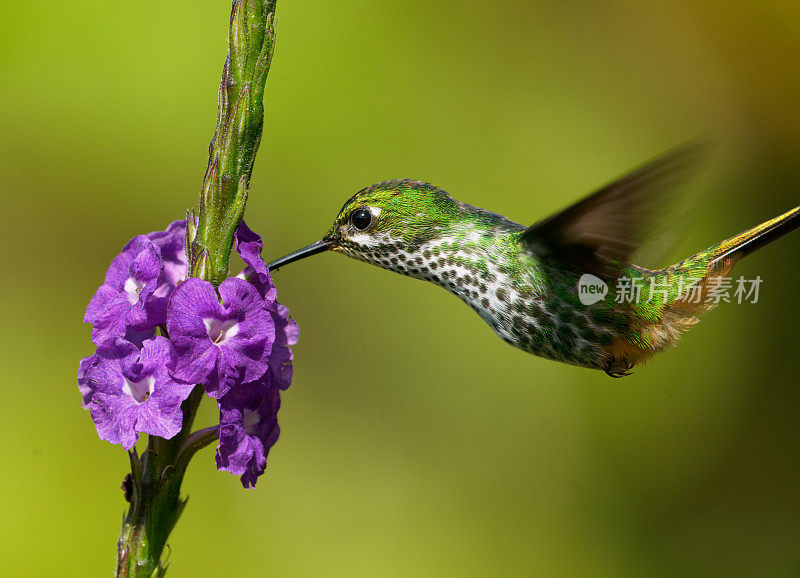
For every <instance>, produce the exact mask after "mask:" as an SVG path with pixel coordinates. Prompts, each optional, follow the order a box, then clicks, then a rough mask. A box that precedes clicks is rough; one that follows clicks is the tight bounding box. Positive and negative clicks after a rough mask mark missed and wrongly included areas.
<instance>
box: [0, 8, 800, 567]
mask: <svg viewBox="0 0 800 578" xmlns="http://www.w3.org/2000/svg"><path fill="white" fill-rule="evenodd" d="M229 9H230V4H229V2H227V1H222V0H217V1H214V2H212V1H192V2H190V1H188V0H174V1H172V2H152V1H141V2H120V1H115V2H108V1H99V0H76V1H74V2H69V3H66V2H52V1H50V2H47V1H42V0H32V1H27V2H7V3H5V5H4V7H3V19H2V22H1V23H0V64H2V66H1V67H0V103H2V109H1V110H0V135H2V138H0V194H2V203H3V211H2V212H3V221H4V224H3V226H2V228H0V230H2V235H3V242H2V251H3V253H2V265H3V283H2V302H3V307H2V311H3V321H4V324H5V325H4V331H3V332H2V335H0V351H2V357H3V360H4V366H5V368H6V369H5V371H4V372H3V374H2V377H0V380H2V392H3V395H2V398H3V403H4V406H5V407H6V410H5V412H4V417H3V428H2V434H0V435H2V448H3V453H2V461H1V462H0V463H2V465H0V468H2V471H1V472H0V568H1V569H0V572H1V573H2V574H3V575H6V576H23V575H54V576H55V575H64V576H67V575H72V576H78V575H80V576H94V575H96V576H108V575H110V574H111V572H112V571H113V570H112V569H113V567H114V562H115V542H116V539H117V536H118V531H119V527H120V519H121V515H122V513H123V510H124V506H125V504H124V503H123V501H122V495H121V493H120V491H119V489H118V488H119V484H120V482H121V480H122V477H123V475H124V474H125V472H126V467H127V458H126V456H125V454H124V452H123V451H122V450H121V449H120V448H119V447H118V446H111V445H109V444H107V443H105V442H102V441H100V440H99V439H98V438H97V435H96V433H95V431H94V428H93V426H92V423H91V421H90V419H89V415H88V413H86V412H84V411H83V410H81V408H80V398H79V395H78V392H77V388H76V383H75V371H76V368H77V362H78V359H79V358H80V357H81V356H83V355H87V354H89V353H90V352H91V344H90V340H89V334H90V328H89V327H88V326H85V325H83V324H82V323H81V319H82V316H83V310H84V307H85V305H86V303H87V301H88V299H89V297H90V296H91V294H92V292H93V291H94V289H95V288H96V287H97V285H98V284H99V283H100V281H101V279H102V277H103V274H104V272H105V269H106V267H107V265H108V262H109V260H110V259H111V257H112V256H113V255H115V254H116V253H117V252H118V250H119V249H120V248H121V247H122V245H123V244H124V243H125V242H126V241H127V240H128V239H129V238H130V237H132V236H134V235H135V234H137V233H140V232H146V231H151V230H157V229H161V228H163V227H164V226H165V225H166V224H167V223H169V222H170V221H172V220H174V219H177V218H181V217H182V215H183V214H184V211H185V210H186V209H187V208H189V207H191V206H192V205H193V204H194V203H195V200H196V195H197V193H198V190H199V185H200V180H201V177H202V173H203V169H204V168H205V162H206V154H207V153H206V146H207V144H208V141H209V139H210V137H211V133H212V130H213V126H214V119H215V114H216V103H215V99H216V88H217V82H218V78H219V73H220V70H221V67H222V62H223V59H224V53H225V49H226V27H227V21H228V12H229ZM278 15H279V23H278V46H277V52H276V55H275V59H274V62H273V67H272V72H271V75H270V78H269V81H268V85H267V105H266V110H267V119H266V126H265V133H264V142H263V145H262V150H261V154H260V156H259V160H258V162H257V163H256V168H255V173H254V180H253V184H254V186H253V190H252V193H251V200H250V203H249V205H248V209H247V219H248V221H249V223H250V225H251V226H252V227H253V228H254V229H256V230H257V231H260V232H262V234H264V237H265V245H266V250H265V256H266V257H267V258H274V257H276V256H279V255H280V254H283V253H284V252H286V251H289V250H292V249H295V248H297V247H299V246H301V245H304V244H306V243H309V242H311V241H314V240H316V239H318V238H319V237H320V235H321V234H322V233H323V232H324V231H325V230H326V229H327V227H328V225H329V222H330V221H331V220H332V219H333V217H334V215H335V213H336V211H337V210H338V209H339V207H340V206H341V203H342V202H343V200H344V199H345V198H347V197H348V196H349V195H351V194H352V193H353V192H354V191H356V190H357V189H359V188H361V187H363V186H365V185H367V184H370V183H372V182H374V181H378V180H383V179H387V178H394V177H405V176H409V177H415V178H420V179H424V180H428V181H431V182H433V183H435V184H438V185H439V186H442V187H443V188H445V189H446V190H448V191H449V192H451V193H452V194H453V195H454V196H455V197H456V198H459V199H461V200H464V201H467V202H470V203H473V204H476V205H479V206H484V207H488V208H490V209H492V210H494V211H497V212H500V213H503V214H505V215H508V216H509V217H510V218H512V219H514V220H517V221H521V222H525V223H527V222H533V221H534V220H535V219H537V218H539V217H541V216H544V215H546V214H548V213H550V212H551V211H554V210H556V209H558V208H560V207H562V206H563V205H565V204H566V203H568V202H569V201H571V200H574V199H577V198H578V197H579V196H581V195H583V194H584V193H586V192H588V191H589V190H591V189H593V188H595V187H596V186H598V185H600V184H602V183H604V182H606V181H607V180H609V179H611V178H613V177H615V176H617V175H619V174H621V173H622V172H624V171H626V170H628V169H629V168H631V167H633V166H635V165H637V164H638V163H640V162H642V161H644V160H646V159H648V158H651V157H652V156H654V155H656V154H658V153H660V152H662V151H664V150H666V149H669V148H671V147H672V146H674V145H676V144H678V143H681V142H684V141H685V140H687V139H690V138H692V137H695V136H697V135H709V134H710V135H713V136H715V137H717V138H718V142H719V146H718V148H717V154H716V155H715V157H714V159H713V161H712V162H711V164H710V165H709V169H708V170H707V171H706V172H705V173H704V174H703V176H702V177H701V178H700V179H699V180H698V181H697V183H696V184H695V185H694V187H693V189H692V190H693V193H692V196H694V197H696V202H695V204H694V205H693V209H692V212H691V213H690V214H689V215H688V222H689V227H688V229H687V230H688V232H687V233H685V234H683V235H682V238H681V241H680V243H679V246H678V247H676V248H675V250H674V251H673V253H672V254H671V255H670V256H671V257H674V258H675V260H677V259H679V258H682V257H684V256H686V255H688V254H689V253H691V252H692V251H695V250H697V249H701V248H705V247H706V246H708V245H710V244H712V243H715V242H717V241H719V240H721V239H722V238H724V237H727V236H730V235H732V234H734V233H737V232H739V231H740V230H742V229H744V228H746V227H748V226H751V225H755V224H757V223H758V222H761V221H762V220H765V219H767V218H770V217H773V216H775V215H777V214H778V213H780V212H782V211H784V210H787V209H789V208H791V207H792V206H795V205H797V204H798V201H800V163H798V158H800V112H798V103H800V66H799V65H798V62H800V13H799V12H798V8H797V4H796V2H795V1H794V0H787V1H780V0H766V1H763V2H758V3H756V2H712V1H698V0H682V1H677V2H669V3H663V2H654V1H646V2H621V1H618V2H614V1H611V2H604V3H601V2H561V1H556V0H549V1H544V2H529V1H511V0H505V1H503V0H501V1H496V2H477V1H463V0H462V1H460V2H455V1H452V0H447V1H440V2H422V1H419V0H416V1H406V2H387V1H383V0H342V1H340V2H322V1H312V0H308V1H288V0H281V1H280V2H279V3H278ZM676 227H677V225H676ZM799 253H800V234H798V233H795V234H794V235H793V236H790V237H787V238H785V239H783V240H781V241H780V242H778V243H776V244H775V245H772V246H770V247H768V248H766V249H764V250H763V251H761V252H760V253H758V254H756V255H754V256H753V257H751V258H749V259H748V260H746V261H745V262H743V263H742V264H741V265H740V266H739V267H738V268H737V272H740V273H742V274H744V275H746V276H747V275H749V276H754V275H756V274H758V275H761V277H762V278H763V279H764V283H763V285H762V288H761V298H760V301H759V302H758V303H757V304H755V305H727V306H723V307H721V308H719V309H718V310H716V311H714V312H713V313H712V314H710V315H709V316H708V317H707V318H706V320H705V321H704V322H703V323H701V324H700V325H699V326H698V327H697V328H695V329H694V330H693V331H691V332H690V333H689V334H688V335H687V336H686V337H685V338H684V340H683V342H682V344H681V346H680V347H679V348H677V349H675V350H671V351H669V352H667V353H665V354H663V355H661V356H659V357H657V358H656V360H655V361H653V362H652V363H651V364H650V365H648V366H646V367H640V368H638V369H637V371H636V372H635V373H634V375H633V376H632V377H628V378H626V379H622V380H612V379H609V378H608V377H606V376H605V375H604V374H602V373H601V372H592V371H589V370H583V369H578V368H574V367H569V366H565V365H559V364H556V363H553V362H549V361H545V360H541V359H538V358H534V357H532V356H528V355H525V354H523V353H522V352H519V351H517V350H514V349H512V348H511V347H509V346H507V345H505V344H504V343H503V342H501V341H500V340H499V339H497V338H496V337H495V336H494V334H493V333H492V332H491V331H490V330H489V329H488V328H487V327H486V326H485V325H484V324H483V322H481V321H480V319H479V318H478V317H477V316H476V315H474V314H473V313H472V312H471V311H469V309H468V308H466V307H465V306H464V305H463V304H461V303H460V302H459V301H458V300H457V299H455V298H453V297H452V296H450V295H448V294H447V293H446V292H444V291H441V290H440V289H437V288H434V287H433V286H428V285H426V284H424V283H420V282H417V281H414V280H411V279H407V278H402V277H400V276H397V275H390V274H388V273H387V272H385V271H381V270H378V269H373V268H370V267H368V266H366V265H363V264H361V263H357V262H355V261H350V260H347V259H345V258H343V257H341V256H338V255H332V254H328V255H322V256H319V257H315V258H313V259H310V260H307V261H303V262H301V263H298V264H296V265H293V266H291V267H289V268H286V269H285V270H281V271H280V272H279V273H278V274H276V280H277V283H278V285H279V290H280V295H279V297H280V299H281V300H282V301H283V302H284V303H286V304H287V305H289V306H290V307H291V309H292V311H293V313H294V314H295V317H296V318H297V320H298V321H299V323H300V325H301V342H300V344H299V345H298V346H297V348H296V370H295V375H296V379H295V382H294V384H293V386H292V388H291V389H290V390H289V391H288V392H287V393H286V395H284V398H283V408H282V410H281V414H280V422H281V427H282V434H281V439H280V442H279V443H278V445H277V446H276V447H275V448H274V449H273V451H272V453H271V454H270V467H269V470H268V474H267V475H266V476H265V477H263V478H262V479H261V481H260V482H259V485H258V488H257V489H256V490H255V491H244V490H242V488H241V486H240V484H239V481H238V479H236V478H234V477H232V476H230V475H228V474H224V473H218V472H216V470H215V468H214V465H213V456H212V454H213V452H212V450H210V449H209V450H205V451H204V452H203V453H202V454H201V455H200V456H199V457H198V458H196V459H195V463H194V464H193V465H192V467H191V468H190V471H189V475H188V477H187V480H186V483H185V491H186V493H187V494H188V495H189V496H190V497H191V499H190V501H189V505H188V508H187V509H186V511H185V513H184V515H183V519H182V522H181V523H180V524H179V526H178V528H177V530H176V532H175V534H174V536H173V538H172V540H171V545H172V562H173V566H172V568H171V570H170V575H174V576H219V575H245V574H247V575H265V576H300V577H304V576H588V577H595V576H597V577H605V576H625V577H627V576H797V575H798V573H800V383H798V382H799V381H800V379H798V370H797V356H798V346H799V345H800V338H798V323H797V322H798V317H799V316H800V302H798V288H799V287H800V273H798V268H797V264H798V254H799ZM641 264H642V265H663V264H666V263H641ZM201 417H202V419H203V420H204V421H205V422H210V421H211V420H212V419H213V418H214V415H213V411H212V408H211V407H210V404H208V405H207V407H205V409H204V412H203V414H202V416H201Z"/></svg>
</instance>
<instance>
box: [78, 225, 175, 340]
mask: <svg viewBox="0 0 800 578" xmlns="http://www.w3.org/2000/svg"><path fill="white" fill-rule="evenodd" d="M163 269H164V264H163V262H162V260H161V252H160V251H159V249H158V247H156V246H155V245H154V244H153V242H152V241H151V240H150V239H148V238H147V237H146V236H144V235H139V236H138V237H134V238H133V239H131V240H130V241H129V242H128V244H127V245H125V248H124V249H123V250H122V253H120V254H119V255H117V256H116V257H114V260H113V261H111V266H110V267H109V268H108V272H107V273H106V278H105V282H104V283H103V284H102V285H101V286H100V287H99V288H98V289H97V291H96V292H95V294H94V296H93V297H92V299H91V301H89V305H88V306H87V307H86V314H85V315H84V318H83V320H84V322H86V323H94V326H93V327H92V341H93V342H94V344H95V345H101V344H102V343H103V342H104V341H107V340H109V339H113V338H116V337H125V335H126V334H127V333H128V331H129V330H130V331H135V332H141V331H148V330H151V329H153V328H155V327H156V326H157V325H159V324H160V323H164V316H165V312H166V300H165V299H163V298H158V297H154V296H153V292H154V291H155V290H156V288H157V287H158V286H159V284H160V283H161V279H162V274H163Z"/></svg>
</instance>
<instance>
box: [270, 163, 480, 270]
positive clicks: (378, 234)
mask: <svg viewBox="0 0 800 578" xmlns="http://www.w3.org/2000/svg"><path fill="white" fill-rule="evenodd" d="M465 207H468V205H464V204H463V203H460V202H459V201H456V200H454V199H453V198H452V197H450V195H448V194H447V193H446V192H444V191H443V190H441V189H439V188H437V187H434V186H433V185H429V184H427V183H423V182H420V181H414V180H410V179H397V180H393V181H385V182H382V183H378V184H376V185H372V186H370V187H367V188H365V189H362V190H361V191H359V192H357V193H356V194H355V195H353V196H352V197H350V199H348V200H347V201H346V202H345V203H344V205H343V206H342V208H341V210H340V211H339V214H338V215H337V216H336V219H335V220H334V221H333V224H332V225H331V227H330V229H329V230H328V232H327V233H326V234H325V236H324V237H323V238H322V239H321V240H320V241H317V242H316V243H312V244H311V245H308V246H307V247H304V248H303V249H300V250H298V251H295V252H294V253H290V254H288V255H286V256H285V257H281V258H280V259H277V260H275V261H273V262H272V263H270V264H269V268H270V269H277V268H278V267H280V266H282V265H285V264H287V263H290V262H292V261H296V260H298V259H302V258H304V257H307V256H309V255H314V254H316V253H320V252H322V251H326V250H331V251H336V252H337V253H343V254H345V255H347V256H348V257H352V258H354V259H359V260H361V261H368V262H371V263H374V264H376V265H380V266H387V264H386V263H385V261H388V260H389V257H390V255H391V253H396V252H398V251H403V252H406V253H408V252H413V251H414V250H416V248H418V247H419V246H420V245H421V244H423V243H425V242H427V241H430V240H432V239H435V238H436V237H443V236H447V235H448V234H449V232H450V231H451V230H452V229H453V227H455V226H456V224H457V223H458V222H460V220H461V218H462V217H463V216H464V211H465Z"/></svg>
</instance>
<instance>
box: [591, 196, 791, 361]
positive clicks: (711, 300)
mask: <svg viewBox="0 0 800 578" xmlns="http://www.w3.org/2000/svg"><path fill="white" fill-rule="evenodd" d="M798 227H800V207H795V208H794V209H792V210H791V211H788V212H786V213H784V214H783V215H780V216H778V217H775V218H774V219H771V220H769V221H767V222H765V223H762V224H760V225H758V226H756V227H753V228H752V229H748V230H746V231H743V232H742V233H740V234H738V235H736V236H735V237H731V238H730V239H727V240H725V241H722V242H721V243H718V244H717V245H714V246H712V247H709V248H708V249H706V250H705V251H701V252H699V253H697V254H695V255H692V256H691V257H689V258H687V259H684V260H683V261H681V262H680V263H676V264H675V265H672V266H670V267H666V268H664V269H659V270H656V271H647V270H642V271H643V272H644V271H646V273H645V275H644V279H643V280H644V281H646V283H645V285H646V286H645V288H644V292H643V294H644V295H645V296H646V298H645V299H644V300H643V301H645V302H644V303H639V304H636V303H634V304H633V305H632V311H633V312H634V317H635V319H636V321H635V322H634V323H633V335H632V339H624V340H619V341H616V342H614V343H613V344H612V345H611V346H610V347H609V348H607V350H606V352H607V353H608V354H609V357H608V359H607V361H606V363H605V366H604V368H605V369H606V372H607V373H609V375H612V376H614V377H616V376H619V375H627V372H628V370H629V369H630V368H631V367H633V366H634V365H636V364H639V363H642V362H644V361H646V360H647V359H649V358H650V357H651V356H652V355H653V354H655V353H657V352H659V351H663V350H664V349H666V348H667V347H669V346H671V345H675V344H676V343H677V342H678V340H679V339H680V337H681V335H682V334H683V333H684V332H685V331H686V330H688V329H689V328H690V327H692V326H693V325H695V324H696V323H697V322H698V321H700V316H701V315H702V314H703V313H705V312H706V311H710V310H711V309H713V308H714V307H716V306H717V305H718V304H719V303H720V302H728V301H734V302H735V301H739V302H743V301H742V299H743V298H747V297H748V296H749V297H750V299H751V300H752V299H753V295H752V294H751V293H750V291H752V290H753V283H755V290H756V291H757V290H758V289H757V288H758V282H760V280H758V279H756V280H749V282H750V285H749V286H748V285H747V284H746V283H744V282H743V281H748V280H743V281H742V282H740V281H739V280H736V281H734V280H733V279H731V278H730V273H731V270H732V269H733V266H734V265H735V264H736V263H737V262H738V261H739V260H740V259H741V258H742V257H746V256H747V255H749V254H750V253H752V252H753V251H755V250H756V249H759V248H761V247H763V246H764V245H767V244H768V243H771V242H772V241H774V240H776V239H778V238H780V237H782V236H783V235H785V234H786V233H789V232H791V231H793V230H794V229H797V228H798Z"/></svg>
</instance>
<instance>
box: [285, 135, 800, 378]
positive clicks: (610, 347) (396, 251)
mask: <svg viewBox="0 0 800 578" xmlns="http://www.w3.org/2000/svg"><path fill="white" fill-rule="evenodd" d="M694 148H695V147H684V148H681V149H678V150H676V151H673V152H670V153H667V154H665V155H662V156H661V157H659V158H657V159H655V160H653V161H650V162H649V163H646V164H644V165H643V166H641V167H640V168H638V169H636V170H633V171H632V172H630V173H628V174H626V175H625V176H623V177H621V178H619V179H617V180H615V181H613V182H611V183H610V184H607V185H606V186H604V187H602V188H600V189H599V190H597V191H595V192H594V193H592V194H590V195H588V196H586V197H584V198H583V199H582V200H579V201H578V202H576V203H574V204H573V205H571V206H569V207H567V208H565V209H563V210H562V211H560V212H558V213H556V214H554V215H552V216H549V217H547V218H544V219H542V220H540V221H538V222H536V223H534V224H532V225H530V226H524V225H521V224H519V223H516V222H514V221H511V220H509V219H508V218H506V217H504V216H502V215H499V214H497V213H493V212H491V211H487V210H485V209H481V208H479V207H475V206H472V205H469V204H467V203H464V202H461V201H458V200H456V199H454V198H452V197H451V196H450V195H449V194H448V193H446V192H445V191H444V190H442V189H440V188H438V187H435V186H433V185H431V184H428V183H425V182H422V181H417V180H412V179H395V180H389V181H384V182H381V183H377V184H374V185H372V186H369V187H367V188H365V189H362V190H360V191H359V192H357V193H356V194H355V195H353V196H352V197H350V199H348V200H347V201H346V202H345V203H344V205H343V206H342V208H341V210H340V211H339V213H338V215H337V216H336V219H335V220H334V222H333V224H332V225H331V227H330V229H329V230H328V232H327V233H326V234H325V235H324V236H323V237H322V239H321V240H319V241H317V242H315V243H312V244H310V245H308V246H306V247H303V248H302V249H299V250H297V251H294V252H292V253H289V254H287V255H285V256H283V257H281V258H280V259H276V260H275V261H273V262H271V263H270V264H269V269H270V270H271V271H273V270H276V269H278V268H279V267H282V266H284V265H287V264H289V263H292V262H294V261H297V260H299V259H304V258H306V257H309V256H311V255H315V254H318V253H322V252H325V251H333V252H336V253H341V254H344V255H346V256H348V257H351V258H353V259H357V260H360V261H365V262H367V263H370V264H372V265H377V266H378V267H382V268H384V269H388V270H390V271H395V272H397V273H400V274H401V275H406V276H409V277H415V278H417V279H422V280H424V281H428V282H430V283H433V284H434V285H438V286H440V287H443V288H444V289H446V290H447V291H449V292H451V293H453V294H454V295H456V296H457V297H459V298H460V299H461V300H462V301H464V303H466V304H467V305H468V306H469V307H471V308H472V309H473V310H474V311H475V312H476V313H477V314H478V315H479V316H480V317H481V318H482V319H483V320H484V321H485V322H486V323H487V324H488V325H489V326H490V327H491V328H492V329H493V330H494V332H495V333H496V334H497V335H498V336H499V337H500V338H501V339H503V340H504V341H506V342H507V343H509V344H511V345H512V346H514V347H517V348H519V349H521V350H523V351H526V352H528V353H531V354H534V355H538V356H541V357H544V358H547V359H552V360H555V361H560V362H564V363H568V364H572V365H576V366H580V367H586V368H591V369H599V370H603V371H605V372H606V373H607V374H608V375H609V376H611V377H622V376H625V375H629V374H630V373H631V369H632V368H633V367H634V366H635V365H637V364H641V363H643V362H645V361H647V360H649V359H650V358H651V357H652V356H653V355H654V354H656V353H658V352H661V351H663V350H665V349H667V348H668V347H670V346H672V345H675V344H676V343H677V342H678V340H679V338H680V337H681V335H682V334H683V333H684V332H685V331H686V330H687V329H689V328H690V327H692V326H693V325H695V324H696V323H697V322H698V321H699V319H700V316H701V315H702V314H704V313H705V312H707V311H709V310H710V309H713V308H714V306H715V305H717V304H718V303H719V302H720V301H722V300H723V299H722V298H721V297H720V294H721V290H720V288H721V287H726V283H727V284H728V285H727V286H728V287H729V286H730V283H731V280H730V278H729V277H728V276H729V275H730V272H731V270H732V268H733V266H734V264H735V263H736V262H737V261H738V260H739V259H741V258H742V257H745V256H746V255H749V254H750V253H752V252H753V251H755V250H756V249H759V248H761V247H763V246H764V245H766V244H768V243H770V242H772V241H774V240H775V239H777V238H779V237H781V236H782V235H784V234H786V233H788V232H789V231H792V230H793V229H796V228H797V227H798V226H800V207H795V208H794V209H792V210H790V211H788V212H786V213H784V214H782V215H780V216H778V217H776V218H774V219H771V220H769V221H766V222H764V223H762V224H760V225H758V226H756V227H753V228H751V229H748V230H746V231H744V232H742V233H740V234H738V235H736V236H734V237H731V238H730V239H727V240H725V241H722V242H721V243H717V244H716V245H713V246H711V247H709V248H708V249H705V250H703V251H700V252H698V253H696V254H694V255H692V256H690V257H688V258H686V259H684V260H683V261H680V262H679V263H676V264H674V265H671V266H669V267H665V268H663V269H647V268H645V267H641V266H638V265H634V264H633V263H631V258H632V256H633V253H634V252H635V250H636V249H637V248H639V247H640V246H641V245H642V244H643V242H644V240H645V239H646V237H647V234H648V232H649V231H650V230H651V226H650V224H651V223H652V222H653V221H654V220H655V218H657V217H658V215H659V207H660V206H663V201H664V200H665V199H667V198H668V197H669V191H674V186H673V185H674V184H675V183H674V181H675V176H676V175H678V174H680V173H681V172H682V171H684V170H685V169H686V168H687V167H688V166H690V165H691V164H692V162H693V159H694V158H696V154H695V152H696V151H695V150H694ZM586 288H589V289H590V292H588V293H587V292H586V291H585V290H586ZM592 288H593V289H592ZM634 288H635V289H636V290H635V291H633V290H632V289H634ZM620 296H622V299H620ZM726 300H727V299H726Z"/></svg>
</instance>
